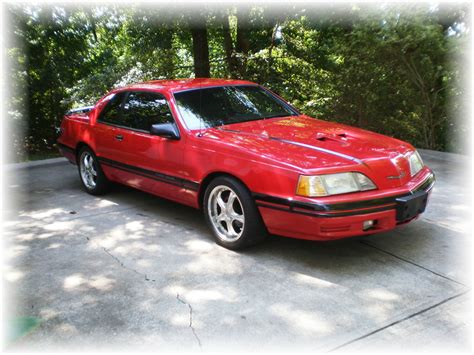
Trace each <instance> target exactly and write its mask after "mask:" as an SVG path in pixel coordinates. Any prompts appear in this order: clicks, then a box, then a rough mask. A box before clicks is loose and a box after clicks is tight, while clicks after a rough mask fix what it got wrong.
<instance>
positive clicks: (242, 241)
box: [204, 176, 267, 250]
mask: <svg viewBox="0 0 474 355" xmlns="http://www.w3.org/2000/svg"><path fill="white" fill-rule="evenodd" d="M204 214H205V216H206V221H207V223H208V225H209V227H210V228H211V230H212V232H213V234H214V237H215V239H216V242H217V243H218V244H220V245H222V246H224V247H226V248H228V249H234V250H236V249H241V248H244V247H247V246H250V245H253V244H256V243H258V242H261V241H262V240H264V239H265V237H266V234H267V232H266V230H265V227H264V225H263V221H262V219H261V217H260V213H259V212H258V209H257V206H255V202H254V201H253V199H252V196H251V195H250V192H249V191H248V189H247V188H246V187H245V186H244V185H243V184H242V183H241V182H239V181H237V180H236V179H233V178H231V177H227V176H222V177H218V178H216V179H214V180H213V181H212V182H211V183H210V184H209V186H208V187H207V189H206V192H205V195H204Z"/></svg>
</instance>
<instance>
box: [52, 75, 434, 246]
mask: <svg viewBox="0 0 474 355" xmlns="http://www.w3.org/2000/svg"><path fill="white" fill-rule="evenodd" d="M58 145H59V148H60V150H61V152H62V154H63V155H64V156H65V157H66V158H68V159H69V160H70V161H71V162H72V163H75V164H77V165H78V170H79V176H80V178H81V181H82V184H83V185H84V188H85V190H86V191H87V192H88V193H90V194H93V195H98V194H102V193H105V192H106V191H107V189H108V187H109V182H110V181H114V182H118V183H121V184H125V185H128V186H131V187H134V188H137V189H140V190H143V191H147V192H150V193H152V194H155V195H158V196H160V197H164V198H167V199H170V200H173V201H176V202H179V203H182V204H185V205H188V206H192V207H195V208H202V209H203V211H204V215H205V218H206V220H207V223H208V224H209V227H210V229H211V230H212V232H213V234H214V236H215V238H216V241H217V242H218V243H219V244H221V245H223V246H225V247H227V248H230V249H238V248H241V247H244V246H248V245H251V244H255V243H256V242H259V241H261V240H263V239H264V238H265V236H266V235H267V234H268V233H271V234H276V235H281V236H287V237H294V238H301V239H310V240H332V239H338V238H345V237H351V236H357V235H366V234H372V233H377V232H383V231H388V230H390V229H393V228H395V227H396V226H397V225H400V224H403V223H407V222H409V221H412V220H413V219H415V218H417V217H418V215H419V214H420V213H422V212H423V211H424V210H425V207H426V204H427V200H428V196H429V194H430V192H431V189H432V188H433V185H434V181H435V178H434V174H433V172H432V171H431V170H430V169H429V168H428V167H426V166H424V164H423V162H422V160H421V158H420V156H419V154H418V153H417V151H416V150H415V149H414V148H413V147H412V146H411V145H410V144H408V143H405V142H402V141H400V140H397V139H394V138H389V137H386V136H383V135H380V134H377V133H372V132H368V131H365V130H362V129H359V128H353V127H349V126H346V125H342V124H337V123H332V122H327V121H321V120H317V119H314V118H311V117H308V116H306V115H303V114H301V113H299V112H298V110H297V109H295V108H294V107H293V106H291V105H290V104H288V103H287V102H285V101H284V100H283V99H282V98H281V97H279V96H277V95H275V94H274V93H272V92H270V91H269V90H267V89H265V88H263V87H262V86H259V85H257V84H255V83H252V82H248V81H240V80H221V79H186V80H162V81H161V80H160V81H150V82H146V83H141V84H136V85H131V86H128V87H125V88H121V89H117V90H113V91H111V92H110V93H108V94H107V95H106V96H105V97H103V98H102V99H101V100H100V101H99V102H98V103H97V104H96V105H95V106H94V107H87V108H83V109H79V110H73V111H71V112H69V113H68V114H67V115H66V116H65V118H64V120H63V122H62V124H61V134H60V137H59V139H58Z"/></svg>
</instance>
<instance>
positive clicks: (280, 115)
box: [262, 113, 294, 120]
mask: <svg viewBox="0 0 474 355" xmlns="http://www.w3.org/2000/svg"><path fill="white" fill-rule="evenodd" d="M287 116H294V115H292V114H286V113H285V114H279V115H273V116H264V117H262V119H264V120H266V119H267V118H277V117H287Z"/></svg>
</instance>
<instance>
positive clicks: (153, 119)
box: [122, 92, 174, 132]
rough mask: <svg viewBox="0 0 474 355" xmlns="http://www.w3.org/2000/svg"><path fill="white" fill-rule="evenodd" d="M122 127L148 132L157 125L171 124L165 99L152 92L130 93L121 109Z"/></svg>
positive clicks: (171, 120)
mask: <svg viewBox="0 0 474 355" xmlns="http://www.w3.org/2000/svg"><path fill="white" fill-rule="evenodd" d="M122 121H123V123H122V125H123V126H127V127H130V128H134V129H139V130H143V131H147V132H148V131H150V129H151V126H152V125H154V124H157V123H173V122H174V120H173V116H172V115H171V112H170V109H169V107H168V103H167V102H166V99H165V98H164V97H163V96H162V95H160V94H156V93H152V92H130V94H129V95H128V97H127V98H126V100H125V103H124V105H123V109H122Z"/></svg>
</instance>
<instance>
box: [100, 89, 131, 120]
mask: <svg viewBox="0 0 474 355" xmlns="http://www.w3.org/2000/svg"><path fill="white" fill-rule="evenodd" d="M125 94H126V93H125V92H119V93H117V94H112V95H113V96H112V97H111V98H110V99H109V102H108V103H107V104H106V106H105V107H104V108H103V110H102V112H101V113H100V116H99V121H100V122H105V123H112V124H117V125H121V124H122V123H121V119H120V106H121V104H122V101H123V98H124V97H125Z"/></svg>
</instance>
